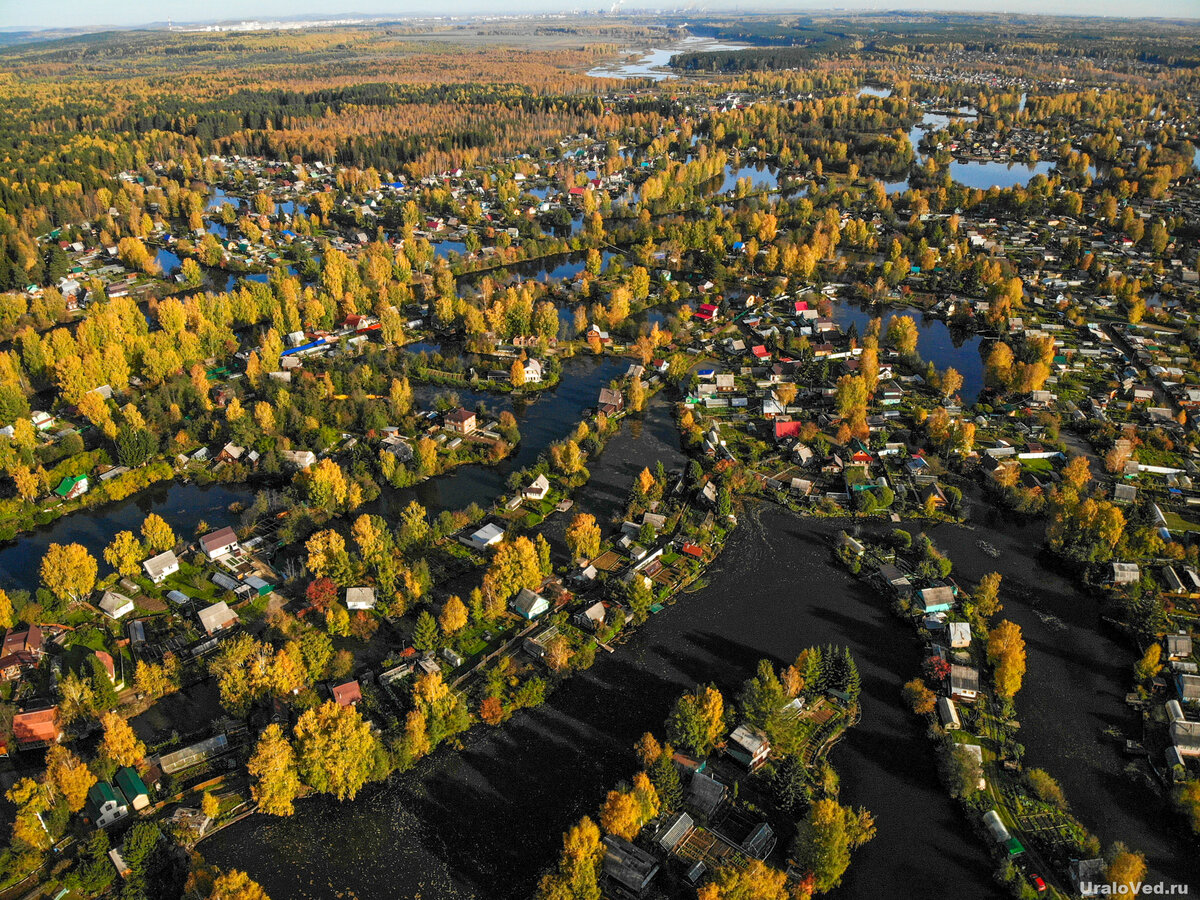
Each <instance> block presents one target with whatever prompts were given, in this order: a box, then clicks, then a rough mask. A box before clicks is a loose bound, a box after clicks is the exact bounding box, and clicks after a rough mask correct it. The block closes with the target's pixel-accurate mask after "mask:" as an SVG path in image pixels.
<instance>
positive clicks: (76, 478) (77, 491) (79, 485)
mask: <svg viewBox="0 0 1200 900" xmlns="http://www.w3.org/2000/svg"><path fill="white" fill-rule="evenodd" d="M87 491H88V480H87V476H86V475H73V476H71V477H70V478H64V479H63V480H62V481H60V482H59V483H58V487H56V488H55V489H54V493H55V494H56V495H57V496H58V497H60V498H61V499H63V500H74V499H75V498H76V497H82V496H83V495H84V494H86V493H87Z"/></svg>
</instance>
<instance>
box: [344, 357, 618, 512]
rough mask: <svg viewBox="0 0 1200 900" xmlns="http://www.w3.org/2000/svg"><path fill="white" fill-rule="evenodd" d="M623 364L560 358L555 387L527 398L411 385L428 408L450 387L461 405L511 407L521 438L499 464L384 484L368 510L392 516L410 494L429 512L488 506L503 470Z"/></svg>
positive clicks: (527, 461) (526, 459)
mask: <svg viewBox="0 0 1200 900" xmlns="http://www.w3.org/2000/svg"><path fill="white" fill-rule="evenodd" d="M409 346H410V348H411V347H412V345H409ZM629 365H630V362H629V360H627V359H618V358H616V357H611V356H603V357H593V356H576V357H572V358H571V359H568V360H565V361H564V362H563V374H562V380H561V382H560V383H559V384H558V385H557V386H556V387H553V388H550V389H548V390H545V391H540V392H538V393H536V394H532V395H529V398H528V399H526V398H522V397H516V398H514V397H512V396H511V395H508V394H491V393H488V392H486V391H472V390H470V389H459V388H449V387H439V386H436V385H419V386H418V385H414V386H413V395H414V398H415V399H416V401H417V402H418V404H419V405H420V406H421V407H422V408H424V409H430V408H432V405H433V398H434V397H435V396H436V395H437V394H439V393H454V394H457V395H458V398H459V402H460V404H461V405H462V406H464V407H466V408H467V409H474V408H475V405H476V404H477V403H479V402H483V403H484V404H486V405H487V407H488V409H489V410H491V411H492V412H493V413H494V414H499V413H500V412H502V411H504V410H509V411H511V412H512V413H513V415H514V416H515V417H516V420H517V427H518V428H519V429H520V432H521V442H520V443H519V444H518V445H517V449H516V452H515V453H513V455H512V456H510V457H508V458H507V459H506V460H504V461H503V462H502V463H500V464H499V465H496V466H478V465H471V466H459V467H458V468H456V469H453V470H451V471H450V472H448V473H446V474H445V475H439V476H438V477H437V478H430V479H428V480H427V481H423V482H421V483H420V484H417V485H414V486H413V487H410V488H404V489H402V490H398V491H397V490H391V489H387V490H385V491H384V494H383V496H382V497H381V498H380V499H379V500H378V501H376V503H375V504H372V506H371V508H370V509H369V510H368V511H370V512H378V513H380V514H382V515H386V516H389V517H391V516H396V515H398V514H399V512H400V510H402V509H403V508H404V507H405V506H407V505H408V504H409V502H410V501H412V500H417V501H418V502H420V504H421V505H422V506H424V507H425V508H426V509H427V510H429V512H430V514H431V515H435V516H436V515H437V514H438V513H439V512H441V511H442V510H457V509H465V508H466V507H467V506H469V505H470V504H472V503H478V504H479V505H480V506H482V507H484V508H485V509H486V508H488V507H489V506H491V504H492V502H493V501H494V500H495V499H496V498H497V497H498V496H499V495H500V494H502V493H504V492H505V481H506V479H507V478H508V476H509V473H511V472H514V471H516V470H518V469H523V468H525V467H526V466H529V465H531V464H533V463H534V462H536V461H537V458H538V456H539V455H541V453H542V452H543V451H544V450H545V449H546V448H547V447H549V446H550V444H552V443H554V442H555V441H557V440H561V439H562V438H564V437H566V436H567V435H568V434H569V433H570V432H571V430H572V429H573V428H574V427H575V425H576V423H577V422H579V420H580V419H581V418H583V411H584V410H585V409H588V408H589V407H594V406H595V405H596V401H597V398H598V396H599V394H600V388H601V387H604V386H606V385H607V384H608V383H609V382H610V381H613V380H614V379H616V378H619V377H620V376H622V375H624V374H625V372H626V370H628V368H629Z"/></svg>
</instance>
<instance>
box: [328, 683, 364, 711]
mask: <svg viewBox="0 0 1200 900" xmlns="http://www.w3.org/2000/svg"><path fill="white" fill-rule="evenodd" d="M330 693H332V694H333V699H334V700H335V701H336V702H337V705H338V706H357V705H358V701H359V700H361V699H362V686H361V685H360V684H359V683H358V682H357V681H347V682H346V683H345V684H339V685H336V686H334V687H333V688H332V689H331V691H330Z"/></svg>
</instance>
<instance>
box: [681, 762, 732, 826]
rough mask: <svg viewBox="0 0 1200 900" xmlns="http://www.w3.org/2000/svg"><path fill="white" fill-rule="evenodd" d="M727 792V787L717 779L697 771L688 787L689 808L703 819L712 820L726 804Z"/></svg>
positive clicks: (693, 773)
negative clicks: (722, 805) (723, 804)
mask: <svg viewBox="0 0 1200 900" xmlns="http://www.w3.org/2000/svg"><path fill="white" fill-rule="evenodd" d="M726 790H727V788H726V787H725V785H723V784H721V782H719V781H717V779H715V778H713V777H712V776H710V775H706V774H705V773H704V772H701V771H699V770H696V771H694V772H692V781H691V784H690V785H689V786H688V796H687V803H688V806H690V807H691V808H692V811H693V812H695V813H696V815H698V816H700V817H701V818H704V819H710V818H712V816H713V814H714V813H715V812H716V811H717V810H718V809H719V808H720V806H721V804H722V803H724V802H725V793H726Z"/></svg>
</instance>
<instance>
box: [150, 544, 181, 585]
mask: <svg viewBox="0 0 1200 900" xmlns="http://www.w3.org/2000/svg"><path fill="white" fill-rule="evenodd" d="M142 568H143V569H145V570H146V577H147V578H149V579H150V580H151V581H153V582H154V583H155V584H162V582H163V581H164V580H165V579H166V577H167V576H168V575H174V574H175V573H176V572H178V571H179V560H178V559H177V558H176V556H175V551H173V550H167V551H166V552H164V553H160V554H158V556H152V557H150V558H149V559H148V560H146V561H145V562H144V563H142Z"/></svg>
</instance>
